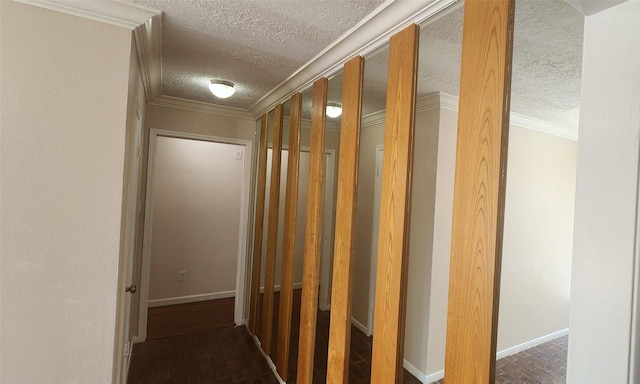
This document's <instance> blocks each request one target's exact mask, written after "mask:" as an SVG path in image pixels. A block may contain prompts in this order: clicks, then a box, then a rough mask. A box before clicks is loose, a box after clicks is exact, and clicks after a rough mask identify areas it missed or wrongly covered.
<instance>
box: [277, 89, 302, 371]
mask: <svg viewBox="0 0 640 384" xmlns="http://www.w3.org/2000/svg"><path fill="white" fill-rule="evenodd" d="M301 125H302V94H300V93H296V94H294V95H293V96H292V97H291V116H290V119H289V160H288V163H287V192H286V195H285V202H284V204H285V206H284V233H283V236H284V240H283V246H282V271H281V273H280V312H279V316H278V348H277V358H276V369H277V370H278V373H279V374H280V377H281V378H282V380H284V381H287V370H288V368H289V343H290V341H291V308H292V304H293V269H294V261H295V253H296V221H297V220H296V219H297V215H298V177H299V173H300V172H299V170H300V126H301Z"/></svg>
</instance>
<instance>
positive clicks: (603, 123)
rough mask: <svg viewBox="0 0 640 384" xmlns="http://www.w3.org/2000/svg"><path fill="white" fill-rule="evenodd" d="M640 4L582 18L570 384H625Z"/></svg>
mask: <svg viewBox="0 0 640 384" xmlns="http://www.w3.org/2000/svg"><path fill="white" fill-rule="evenodd" d="M638 20H640V2H638V1H630V2H627V3H624V4H621V5H617V6H615V7H613V8H610V9H608V10H606V11H603V12H601V13H598V14H595V15H593V16H588V17H587V18H586V20H585V34H584V35H585V38H584V61H583V67H582V105H581V108H580V111H581V112H580V140H579V149H578V173H577V186H576V205H575V235H574V256H573V271H572V283H571V322H570V329H571V334H570V337H569V358H568V366H567V368H568V372H567V382H568V383H574V384H589V383H602V382H607V383H616V384H617V383H627V382H637V380H638V379H637V378H635V379H631V380H630V381H627V380H628V379H627V374H628V372H629V370H630V363H629V361H630V357H631V355H630V347H631V335H632V333H631V318H632V316H633V313H632V304H633V300H632V298H633V295H632V292H633V284H634V278H637V276H635V273H634V268H635V267H636V266H635V264H634V263H637V260H636V253H637V250H636V249H635V247H637V245H636V241H637V237H636V232H635V226H636V223H637V219H636V215H637V206H638V191H637V188H638V147H639V141H638V136H639V135H640V50H638V41H640V23H638Z"/></svg>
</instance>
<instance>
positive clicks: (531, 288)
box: [498, 125, 578, 351]
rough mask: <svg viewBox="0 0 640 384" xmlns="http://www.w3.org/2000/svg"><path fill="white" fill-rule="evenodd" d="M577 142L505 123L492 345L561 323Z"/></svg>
mask: <svg viewBox="0 0 640 384" xmlns="http://www.w3.org/2000/svg"><path fill="white" fill-rule="evenodd" d="M577 149H578V146H577V143H576V142H575V141H573V140H567V139H562V138H560V137H557V136H552V135H548V134H544V133H540V132H536V131H533V130H530V129H526V128H523V127H519V126H515V125H511V130H510V133H509V155H508V163H507V189H506V191H507V193H506V201H505V217H504V237H503V245H502V254H503V259H502V278H501V289H500V307H499V319H498V351H503V350H505V349H507V348H511V347H513V346H516V345H519V344H523V343H526V342H528V341H531V340H534V339H536V338H539V337H542V336H545V335H550V334H553V333H555V332H558V331H562V330H565V329H567V328H568V327H569V295H570V291H571V254H572V252H573V214H574V212H573V208H574V200H575V181H576V159H577Z"/></svg>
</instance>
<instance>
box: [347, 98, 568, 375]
mask: <svg viewBox="0 0 640 384" xmlns="http://www.w3.org/2000/svg"><path fill="white" fill-rule="evenodd" d="M442 98H444V99H442ZM450 99H451V98H450V97H448V96H447V95H440V96H438V95H431V96H430V97H427V98H425V99H421V100H420V101H419V103H418V106H419V109H418V113H417V114H416V136H415V139H416V150H415V163H414V170H413V171H414V181H413V182H414V184H413V192H412V193H413V196H412V214H411V233H410V250H409V278H408V291H407V294H408V296H407V316H406V323H405V351H404V352H405V355H404V357H405V360H406V363H408V364H406V363H405V366H406V367H407V368H408V369H410V370H413V371H412V373H413V374H414V375H416V376H418V377H420V378H422V379H423V380H426V381H427V382H431V381H436V380H437V379H439V378H441V377H442V370H443V369H444V353H445V339H446V318H447V304H448V288H449V258H450V253H451V226H452V214H453V187H454V173H455V149H456V140H457V124H458V121H457V117H458V116H457V111H456V110H455V109H453V108H451V107H448V106H447V105H448V103H450ZM383 133H384V122H383V121H378V122H377V123H376V124H373V125H370V126H369V125H366V124H365V127H364V128H363V131H362V137H361V159H360V173H359V184H358V191H359V192H358V211H357V218H358V221H357V233H358V238H357V240H356V241H357V242H356V273H355V274H354V279H355V280H354V283H355V284H354V292H353V316H354V318H355V319H356V320H357V321H359V322H361V323H363V324H367V320H368V319H367V317H366V316H367V312H366V310H367V305H368V290H369V289H370V288H371V287H369V284H368V276H369V269H370V268H372V266H371V265H370V264H369V257H370V252H371V248H370V245H371V220H372V217H371V216H372V215H371V213H372V208H373V204H374V202H373V182H374V179H375V157H374V156H375V146H376V145H379V144H382V141H383ZM576 152H577V143H576V142H575V141H571V140H567V139H563V138H560V137H556V136H551V135H548V134H544V133H540V132H536V131H533V130H531V129H526V128H523V127H519V126H512V127H511V134H510V140H509V165H508V175H507V197H506V212H505V235H504V246H503V278H502V290H501V304H500V318H499V330H498V351H504V350H507V349H509V348H513V347H516V346H518V345H521V344H523V343H526V342H530V341H531V340H534V339H537V338H540V337H544V336H547V335H550V334H553V333H555V332H558V331H563V330H565V329H566V328H567V327H568V323H569V291H570V289H569V284H570V280H571V253H572V236H573V205H574V203H573V201H574V191H575V170H576Z"/></svg>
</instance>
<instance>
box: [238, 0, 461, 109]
mask: <svg viewBox="0 0 640 384" xmlns="http://www.w3.org/2000/svg"><path fill="white" fill-rule="evenodd" d="M456 1H457V0H432V1H393V0H387V1H385V2H384V3H383V4H381V5H380V6H379V7H378V8H377V9H376V10H374V11H373V12H372V13H371V14H369V15H368V16H367V17H366V18H364V19H363V20H362V21H360V22H359V23H358V24H356V25H355V26H354V27H353V28H351V29H350V30H348V31H347V32H346V33H345V34H344V35H342V36H341V37H340V38H338V39H337V40H336V41H334V42H333V43H332V44H331V45H329V46H328V47H327V48H325V49H324V50H322V51H321V52H320V53H319V54H318V55H316V56H315V57H314V58H312V59H311V60H309V61H308V62H307V63H306V64H304V65H303V66H302V67H300V68H299V69H298V70H297V71H296V72H295V73H293V74H292V75H291V76H289V77H288V78H286V79H285V80H284V81H282V82H281V83H280V84H278V85H277V86H276V87H275V88H274V89H273V90H271V91H270V92H269V93H268V94H267V95H265V96H264V97H263V98H261V99H260V100H258V101H257V102H256V103H255V104H254V105H253V106H251V108H249V112H250V113H251V115H253V116H259V115H261V114H262V113H264V112H265V111H268V110H269V109H271V108H273V106H274V105H276V104H277V103H278V102H280V101H281V100H285V99H287V98H288V97H290V96H291V95H292V94H293V93H294V92H297V91H299V90H301V89H305V88H307V87H308V86H310V85H311V84H312V83H313V82H314V81H315V80H317V79H319V78H321V77H325V76H328V75H330V74H332V73H334V72H336V71H337V70H338V69H339V68H342V66H343V65H344V63H346V62H347V61H348V60H350V59H351V58H353V57H355V56H358V55H360V56H365V55H367V54H368V53H371V52H373V51H375V50H376V49H378V48H379V47H381V46H382V45H383V44H385V43H386V42H388V41H389V38H390V37H391V36H392V35H394V34H395V33H397V32H399V31H400V30H402V29H404V28H405V27H407V26H408V25H410V24H413V23H418V24H420V23H421V22H423V21H424V20H426V19H428V18H429V17H431V16H433V15H435V14H437V13H439V12H440V11H442V10H444V9H446V8H448V7H449V6H450V5H452V4H454V3H455V2H456ZM372 37H373V38H372Z"/></svg>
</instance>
